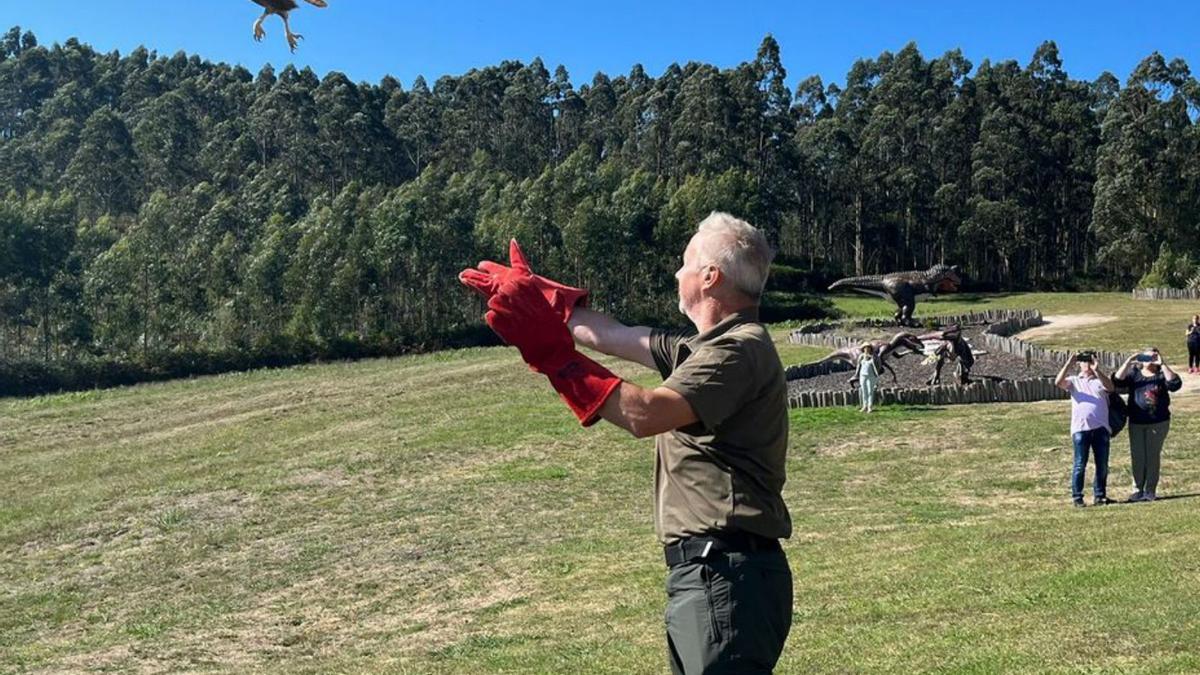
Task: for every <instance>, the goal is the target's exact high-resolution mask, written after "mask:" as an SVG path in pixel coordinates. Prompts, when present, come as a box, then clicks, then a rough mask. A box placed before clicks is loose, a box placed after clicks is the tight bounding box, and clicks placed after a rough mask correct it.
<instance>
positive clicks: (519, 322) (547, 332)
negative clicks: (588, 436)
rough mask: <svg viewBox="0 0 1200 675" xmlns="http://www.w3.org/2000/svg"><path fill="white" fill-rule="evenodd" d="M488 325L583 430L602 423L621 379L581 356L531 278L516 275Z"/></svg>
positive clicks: (496, 298) (498, 295)
mask: <svg viewBox="0 0 1200 675" xmlns="http://www.w3.org/2000/svg"><path fill="white" fill-rule="evenodd" d="M485 318H486V320H487V324H488V325H489V326H491V327H492V330H494V331H496V334H497V335H499V336H500V337H501V338H503V339H504V341H505V342H507V343H508V344H510V345H512V346H514V347H516V348H517V349H518V350H519V351H520V352H521V358H522V359H524V360H525V363H528V364H529V367H530V368H532V369H533V370H535V371H537V372H539V373H541V374H543V375H545V376H546V377H547V378H549V380H550V384H551V385H552V386H553V387H554V389H555V391H557V392H558V394H559V396H561V397H562V399H563V401H564V402H566V404H567V407H569V408H570V409H571V412H573V413H575V416H576V417H577V418H579V421H580V422H581V423H582V424H583V426H585V427H586V426H591V425H592V424H595V423H596V421H597V420H598V419H599V413H600V407H601V406H602V405H604V401H605V400H607V399H608V397H609V396H610V395H611V394H612V393H613V391H614V390H615V389H616V388H617V387H619V386H620V385H621V378H619V377H617V376H616V375H614V374H612V372H610V371H609V370H608V369H607V368H605V367H604V366H602V365H600V364H599V363H596V362H595V361H593V360H591V359H589V358H588V357H586V356H584V355H583V354H580V353H579V352H578V351H577V350H576V349H575V341H574V340H573V339H571V333H570V331H569V330H568V329H567V326H566V324H565V323H564V322H563V319H562V318H560V316H559V314H558V313H556V311H555V309H554V308H552V307H551V306H550V303H549V302H548V301H547V299H546V297H545V296H544V295H543V293H542V291H541V290H540V289H539V288H538V286H537V284H536V282H535V281H534V280H533V279H532V278H530V276H524V275H515V276H514V277H512V278H510V279H508V280H507V281H505V282H504V283H502V284H501V285H500V286H499V288H498V289H497V290H496V292H495V294H494V295H492V296H491V298H490V299H489V300H488V313H487V316H486V317H485Z"/></svg>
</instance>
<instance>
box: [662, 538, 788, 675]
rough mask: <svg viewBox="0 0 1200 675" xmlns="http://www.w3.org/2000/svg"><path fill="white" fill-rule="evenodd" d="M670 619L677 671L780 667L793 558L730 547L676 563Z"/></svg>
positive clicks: (694, 673)
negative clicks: (737, 550)
mask: <svg viewBox="0 0 1200 675" xmlns="http://www.w3.org/2000/svg"><path fill="white" fill-rule="evenodd" d="M666 621H667V652H668V654H667V655H668V658H669V660H670V663H671V672H672V673H674V674H675V675H699V674H700V673H705V674H709V673H770V672H772V670H773V669H774V668H775V663H776V661H778V660H779V654H780V653H781V652H782V651H783V643H784V642H785V641H786V640H787V636H788V631H789V630H790V629H791V627H792V571H791V569H790V568H789V567H788V561H787V556H786V555H784V553H783V552H782V551H757V552H754V553H733V552H724V553H712V554H710V555H709V556H708V558H706V559H702V560H692V561H689V562H685V563H682V564H679V565H675V566H674V567H672V568H671V569H670V571H669V572H667V615H666Z"/></svg>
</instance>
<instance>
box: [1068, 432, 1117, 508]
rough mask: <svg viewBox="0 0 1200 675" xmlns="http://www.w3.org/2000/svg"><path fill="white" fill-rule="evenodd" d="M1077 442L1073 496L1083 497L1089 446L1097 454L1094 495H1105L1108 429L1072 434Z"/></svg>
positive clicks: (1076, 497)
mask: <svg viewBox="0 0 1200 675" xmlns="http://www.w3.org/2000/svg"><path fill="white" fill-rule="evenodd" d="M1071 440H1072V441H1073V442H1074V443H1075V466H1074V467H1072V468H1071V498H1072V499H1077V500H1078V499H1083V473H1084V471H1085V470H1087V462H1088V448H1091V450H1092V454H1094V455H1095V456H1096V482H1095V483H1093V484H1092V495H1093V496H1095V497H1103V496H1105V488H1106V487H1107V486H1108V440H1109V436H1108V429H1105V428H1104V427H1100V428H1099V429H1091V430H1088V431H1077V432H1075V433H1073V434H1071Z"/></svg>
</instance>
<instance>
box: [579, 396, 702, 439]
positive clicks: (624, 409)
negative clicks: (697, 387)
mask: <svg viewBox="0 0 1200 675" xmlns="http://www.w3.org/2000/svg"><path fill="white" fill-rule="evenodd" d="M600 417H601V418H603V419H605V420H608V421H609V422H611V423H613V424H615V425H617V426H619V427H621V428H622V429H624V430H626V431H628V432H629V433H631V434H633V435H634V436H635V437H637V438H647V437H650V436H654V435H656V434H661V433H663V432H667V431H671V430H672V429H678V428H680V427H685V426H687V425H689V424H694V423H696V422H697V421H698V420H699V418H698V417H696V411H695V410H693V409H692V405H691V404H690V403H688V402H687V399H685V398H684V397H683V396H682V395H681V394H679V393H678V392H676V391H673V390H671V389H668V388H666V387H655V388H654V389H646V388H644V387H639V386H637V385H636V384H632V383H629V382H622V383H621V386H620V388H618V389H617V390H616V391H614V392H613V393H612V395H611V396H609V397H608V399H607V400H606V401H605V402H604V405H603V406H602V407H601V408H600Z"/></svg>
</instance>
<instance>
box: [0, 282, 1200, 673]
mask: <svg viewBox="0 0 1200 675" xmlns="http://www.w3.org/2000/svg"><path fill="white" fill-rule="evenodd" d="M837 304H838V305H839V306H840V307H841V308H843V309H844V310H845V311H847V312H849V313H851V314H853V315H860V316H861V315H890V312H891V310H890V309H889V308H888V306H887V305H886V303H884V302H882V301H873V300H858V299H849V298H846V299H838V301H837ZM991 307H1036V308H1039V309H1042V311H1043V312H1044V313H1045V314H1052V315H1053V314H1095V315H1102V316H1113V317H1116V319H1115V320H1114V321H1110V322H1108V323H1102V324H1097V325H1095V326H1094V327H1092V328H1087V329H1082V330H1079V331H1076V332H1075V333H1074V334H1071V335H1067V336H1064V337H1057V336H1052V337H1050V338H1047V340H1046V344H1053V345H1055V346H1065V347H1076V346H1088V347H1095V348H1106V349H1121V350H1128V349H1133V348H1137V347H1140V346H1143V345H1144V344H1145V343H1147V342H1154V343H1157V344H1158V345H1159V346H1160V347H1161V348H1162V349H1163V350H1164V351H1165V352H1166V354H1167V356H1168V358H1175V359H1177V360H1178V359H1181V358H1182V353H1183V349H1182V347H1183V341H1182V333H1183V327H1184V326H1185V325H1186V322H1187V318H1188V317H1189V316H1190V315H1191V314H1192V313H1193V312H1194V311H1197V310H1196V307H1195V306H1193V304H1192V303H1182V302H1180V303H1174V302H1162V303H1145V302H1143V303H1135V302H1133V301H1131V300H1129V299H1128V296H1127V295H1125V294H1086V295H1068V294H1063V295H1047V294H1042V295H1028V294H1018V295H1005V296H998V297H987V298H973V297H958V298H953V299H941V300H938V301H934V302H927V303H922V304H921V305H920V306H919V307H918V315H921V314H933V313H952V312H955V311H959V310H962V309H983V308H991ZM776 335H777V337H778V338H779V339H780V340H782V339H783V337H784V336H785V335H786V330H784V329H783V328H780V329H778V330H777V331H776ZM821 351H822V350H816V351H815V352H814V353H815V355H820V353H821ZM814 353H810V352H808V351H806V350H803V349H801V348H794V347H788V348H787V352H786V353H785V357H784V360H785V362H790V361H791V360H792V359H793V358H794V359H795V360H806V359H807V358H808V357H809V356H811V355H813V354H814ZM608 363H609V364H610V365H613V366H616V367H617V368H618V370H619V372H620V373H621V374H622V375H625V376H628V377H631V378H634V379H636V380H637V381H639V382H642V383H644V384H650V383H653V382H655V381H656V380H655V378H654V377H653V376H652V375H651V374H649V373H647V372H646V371H644V370H641V369H638V368H636V367H626V366H621V365H618V364H615V363H612V362H608ZM1197 384H1200V383H1197ZM1192 386H1193V383H1192V382H1190V381H1189V383H1188V384H1187V385H1185V390H1184V391H1183V392H1181V394H1180V395H1179V396H1178V398H1177V399H1176V401H1175V403H1174V405H1173V408H1174V410H1175V413H1176V416H1175V419H1174V420H1173V422H1172V424H1173V426H1172V430H1171V436H1170V438H1169V439H1168V441H1167V450H1166V453H1165V456H1164V467H1163V475H1164V483H1163V485H1162V486H1161V487H1160V493H1161V494H1163V495H1165V496H1167V497H1170V498H1169V499H1163V500H1161V501H1159V502H1157V503H1153V504H1136V505H1127V504H1121V505H1114V506H1111V507H1105V508H1091V507H1089V508H1087V509H1082V510H1079V509H1072V508H1071V507H1070V500H1069V496H1068V488H1067V483H1068V479H1069V473H1070V462H1071V453H1070V449H1069V439H1068V436H1067V422H1068V406H1067V404H1066V403H1063V402H1051V403H1039V404H1002V405H988V406H970V407H965V406H964V407H945V408H932V407H929V408H912V407H886V408H884V409H883V410H882V411H881V412H878V413H876V414H875V415H874V416H872V417H870V418H866V417H863V416H860V415H858V414H856V413H855V412H854V411H852V410H849V409H816V410H804V411H793V414H792V432H791V446H790V453H789V467H788V468H789V482H788V484H787V487H786V495H785V496H786V498H787V501H788V504H789V506H790V508H791V511H792V515H793V519H794V521H795V536H794V537H793V538H792V539H791V540H790V541H788V542H787V544H786V549H787V553H788V555H789V556H790V558H791V561H792V567H793V571H794V574H795V598H796V601H795V615H794V623H793V628H792V634H791V637H790V639H789V641H788V645H787V650H786V652H785V654H784V657H783V661H782V662H781V664H780V668H779V670H778V672H782V673H807V672H888V673H905V672H947V673H951V672H953V673H961V672H977V673H991V672H1003V671H1009V672H1056V673H1057V672H1063V673H1065V672H1088V673H1100V672H1121V673H1176V672H1200V652H1198V650H1197V649H1196V645H1200V618H1198V615H1197V613H1196V607H1197V606H1200V557H1197V555H1196V551H1197V550H1198V549H1200V530H1198V529H1197V528H1196V522H1197V517H1198V516H1200V465H1198V464H1197V460H1200V443H1197V441H1198V440H1200V422H1197V415H1196V413H1197V411H1198V410H1200V397H1197V396H1195V395H1194V394H1192V393H1191V392H1190V391H1189V390H1191V389H1192ZM1127 452H1128V451H1127V441H1126V437H1125V436H1124V435H1121V436H1119V437H1118V438H1117V439H1115V441H1114V451H1113V460H1112V469H1111V475H1110V481H1109V485H1110V494H1112V495H1116V496H1123V495H1124V494H1125V492H1126V489H1127V486H1128V484H1129V480H1130V478H1129V470H1128V456H1127ZM652 467H653V447H652V443H651V442H650V441H648V440H647V441H639V440H635V439H632V438H628V437H627V436H626V435H625V434H624V432H621V431H619V430H617V429H616V428H614V427H611V426H607V425H603V424H601V425H598V426H596V427H593V428H590V429H581V428H579V427H578V425H577V424H575V422H574V420H573V418H572V417H571V416H570V415H569V414H568V413H567V412H566V411H565V409H564V408H563V406H562V405H561V404H560V403H559V402H558V401H557V399H556V397H555V396H554V394H553V393H552V391H551V390H550V389H549V387H548V386H547V385H546V384H545V383H544V381H542V379H541V378H540V377H538V376H535V375H533V374H532V373H530V372H529V371H528V370H527V369H526V368H525V367H524V366H523V365H522V364H521V363H520V362H519V361H518V359H517V357H516V355H515V352H513V351H511V350H509V349H506V348H495V349H478V350H463V351H455V352H445V353H439V354H431V355H424V356H416V357H406V358H400V359H393V360H373V361H364V362H359V363H353V364H330V365H319V366H307V367H300V368H292V369H287V370H276V371H259V372H254V373H248V374H237V375H228V376H219V377H210V378H197V379H193V380H187V381H178V382H170V383H161V384H151V385H143V386H137V387H130V388H122V389H114V390H108V391H100V392H86V393H79V394H67V395H61V396H49V397H40V398H35V399H26V400H3V401H0V672H25V671H29V672H61V671H129V670H133V671H168V670H170V671H174V670H189V671H205V670H219V671H231V672H247V671H256V672H279V673H298V672H330V671H337V672H396V673H443V672H445V673H488V672H505V673H510V672H530V673H543V672H545V673H630V672H632V673H656V672H664V671H665V661H664V658H663V637H662V632H663V626H662V611H663V607H664V596H663V590H662V582H663V577H664V569H663V566H662V559H661V553H660V550H659V548H658V547H657V546H656V544H655V541H654V536H653V532H652V526H651V514H650V507H651V485H652Z"/></svg>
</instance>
